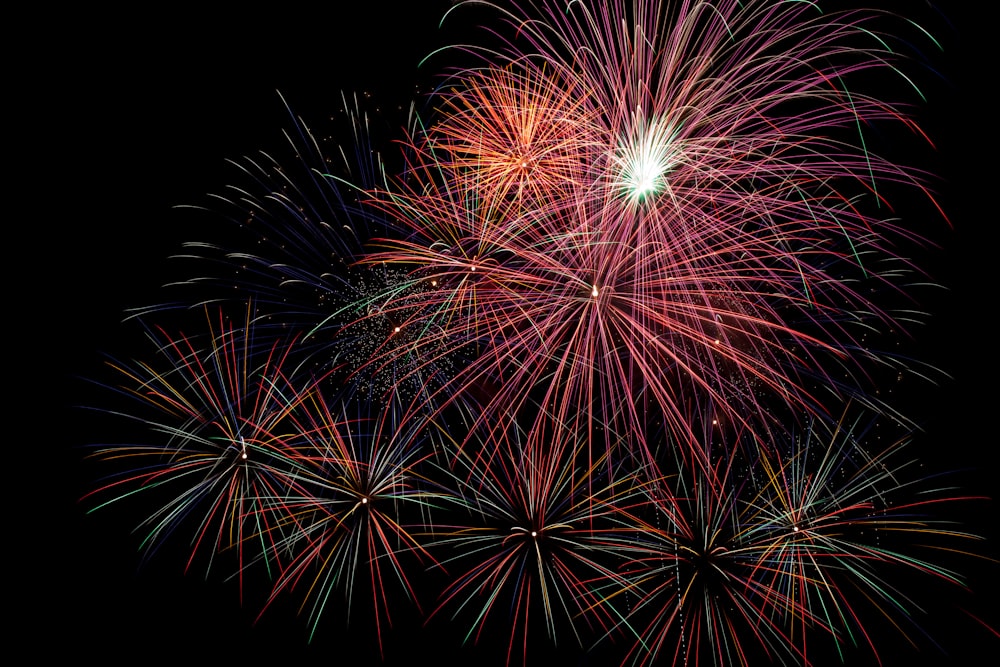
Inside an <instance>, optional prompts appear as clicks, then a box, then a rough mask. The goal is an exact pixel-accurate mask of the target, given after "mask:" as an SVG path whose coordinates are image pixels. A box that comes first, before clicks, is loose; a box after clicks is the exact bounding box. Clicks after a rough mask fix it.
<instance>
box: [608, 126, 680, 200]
mask: <svg viewBox="0 0 1000 667" xmlns="http://www.w3.org/2000/svg"><path fill="white" fill-rule="evenodd" d="M676 137H677V132H676V131H675V130H674V129H673V128H671V127H670V126H669V125H667V124H666V123H665V122H663V121H652V122H648V123H647V122H646V121H645V120H644V118H642V117H641V114H640V113H639V112H638V111H637V112H636V114H635V116H634V123H633V129H632V132H631V136H627V137H623V138H622V140H621V141H620V142H619V145H618V150H617V151H616V155H615V164H616V165H617V166H618V169H619V173H618V180H619V183H620V186H621V190H622V192H623V194H624V195H625V196H626V197H627V198H628V199H630V200H632V201H635V202H639V201H643V200H645V199H647V198H649V197H650V196H652V195H654V194H655V193H657V192H659V191H661V190H663V189H664V187H665V186H666V175H667V173H668V172H669V171H670V170H671V169H673V167H674V165H675V164H676V162H677V153H678V149H677V144H676Z"/></svg>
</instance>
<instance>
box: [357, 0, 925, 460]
mask: <svg viewBox="0 0 1000 667" xmlns="http://www.w3.org/2000/svg"><path fill="white" fill-rule="evenodd" d="M462 4H483V3H462ZM527 7H528V9H526V10H524V11H523V13H522V10H521V9H520V8H518V7H511V8H509V9H501V8H499V7H497V11H498V12H500V13H501V14H502V15H505V16H506V17H507V18H508V19H509V22H510V24H511V25H512V26H513V28H514V30H513V32H514V33H515V35H516V43H515V40H514V39H513V38H512V40H511V41H510V42H509V43H508V48H507V51H506V53H504V52H503V51H502V50H496V51H490V52H489V53H488V54H487V55H488V56H489V58H487V61H488V62H487V64H486V66H484V67H480V68H477V69H474V70H470V72H469V73H468V74H466V75H465V78H466V80H467V82H468V83H466V84H465V85H464V88H463V81H462V78H463V77H462V75H461V74H455V75H452V76H451V77H450V78H449V79H448V81H449V85H450V88H449V89H448V90H443V91H442V92H441V95H442V98H443V101H442V102H441V104H440V105H439V107H441V108H445V109H453V110H454V109H471V110H470V111H468V112H463V113H462V114H461V117H460V120H457V121H451V120H445V121H443V122H442V123H441V127H442V128H444V129H442V130H438V134H437V135H435V134H434V130H431V131H430V132H429V136H430V137H431V138H430V139H429V140H428V145H429V146H431V147H432V148H433V149H434V150H432V149H427V150H422V151H420V150H418V151H416V152H415V158H414V159H416V160H418V161H420V160H423V163H422V164H417V165H411V166H410V168H409V169H408V170H407V172H406V182H405V183H404V184H402V185H401V186H400V190H401V191H402V192H404V193H405V194H399V193H393V194H390V193H386V192H378V193H376V199H379V205H380V206H381V207H382V208H384V209H385V210H387V211H388V213H389V215H390V216H391V217H393V218H394V219H395V220H397V221H398V222H399V225H400V226H401V227H403V228H407V227H408V228H409V229H410V230H411V234H410V235H409V236H408V237H407V239H406V240H405V241H393V240H387V241H386V243H385V244H386V246H387V247H386V249H385V250H384V251H381V252H375V253H373V254H371V255H369V256H368V257H366V258H365V260H364V261H371V262H387V263H394V264H399V265H402V266H407V267H410V268H411V269H412V270H413V275H414V279H415V280H417V279H419V280H427V279H430V278H433V279H435V280H437V281H439V282H438V284H439V285H441V286H442V289H441V290H440V295H439V296H438V297H437V301H436V303H437V305H438V306H439V308H440V310H441V313H440V315H439V321H440V322H441V323H442V328H443V329H444V330H448V329H449V328H450V330H452V331H455V332H456V333H457V334H459V335H461V336H466V337H469V338H471V339H475V340H476V341H477V345H478V346H479V347H481V348H482V349H484V350H485V353H484V354H483V355H482V356H481V357H480V359H479V361H478V362H474V363H472V364H469V365H468V366H467V367H466V368H465V369H464V370H463V371H462V372H461V373H460V374H459V375H458V376H457V377H456V378H455V380H454V381H453V382H452V384H451V385H450V390H451V393H452V394H453V395H458V394H461V393H462V391H463V390H464V388H466V387H468V386H471V385H472V384H475V383H476V382H478V381H480V380H481V379H483V378H485V377H487V376H488V375H490V374H492V376H493V379H492V381H493V382H495V383H496V384H498V385H501V386H503V387H505V388H507V389H506V390H505V391H506V392H507V393H505V394H504V393H499V394H498V395H497V399H496V401H495V403H494V404H492V405H491V406H490V407H491V408H492V409H499V408H500V407H501V406H506V405H508V404H509V403H510V401H511V400H516V399H515V398H514V397H518V396H527V395H528V394H529V393H531V392H537V393H538V394H539V395H542V396H547V400H548V401H549V403H548V404H547V405H546V412H551V413H553V414H557V415H564V414H567V413H569V412H570V411H571V410H570V405H571V404H572V405H575V406H585V407H586V410H585V411H586V412H588V413H595V414H600V413H602V412H603V413H604V416H603V417H602V418H601V420H600V421H603V422H604V423H605V424H606V425H610V426H611V427H612V428H614V429H615V430H616V431H617V432H619V433H631V434H637V433H640V432H641V428H639V427H640V426H641V425H642V424H643V421H644V420H645V417H644V416H643V415H642V414H641V413H642V410H641V409H639V408H636V407H630V406H633V405H635V404H642V405H646V404H649V405H652V406H655V408H656V409H657V410H658V411H660V412H662V413H663V418H664V419H665V420H667V421H668V422H669V423H671V425H672V427H673V428H674V429H675V430H676V432H677V433H676V435H677V436H678V438H677V439H678V440H679V441H680V442H688V443H690V444H691V445H692V450H693V451H696V450H697V445H696V440H697V435H696V433H694V432H692V431H691V430H690V429H689V428H688V427H687V425H686V423H685V421H684V410H685V408H684V406H683V405H682V403H683V401H684V400H685V399H684V398H683V397H684V396H685V395H686V394H689V393H691V391H694V392H696V393H699V394H701V395H703V396H705V397H706V398H705V400H711V401H712V402H714V403H715V404H716V409H717V410H719V411H720V412H724V413H726V415H725V416H726V417H727V418H729V419H731V420H734V421H744V422H746V423H747V425H748V426H751V427H753V428H759V429H762V430H765V429H766V428H767V427H770V426H774V425H775V423H776V422H777V421H778V418H774V417H772V416H770V414H769V411H770V410H772V409H774V407H775V406H777V405H781V404H789V405H791V406H792V408H791V409H790V410H789V411H787V412H786V411H784V410H782V411H781V414H780V416H779V418H784V417H785V416H787V414H788V413H791V414H796V413H798V412H799V410H800V409H801V408H805V409H806V410H807V411H809V412H813V413H815V414H822V413H824V412H829V410H827V409H826V406H825V405H824V403H825V402H826V401H829V400H831V397H832V399H833V400H835V401H840V400H842V399H843V397H844V396H849V395H853V396H855V398H857V397H859V396H860V397H864V396H866V395H868V396H869V398H868V399H867V400H869V402H873V400H874V399H872V398H870V396H871V395H872V393H871V392H869V391H868V390H869V389H870V384H871V378H870V377H869V374H870V373H871V372H872V367H873V366H877V365H881V364H888V365H890V366H891V365H894V364H897V363H900V362H898V361H897V360H896V359H894V358H893V356H892V355H891V354H889V353H888V352H886V353H884V354H883V353H882V352H881V351H879V350H874V349H869V344H868V341H867V340H866V338H865V336H866V335H867V333H868V332H869V331H884V330H886V329H892V330H894V331H898V329H899V328H900V324H901V320H902V319H903V317H904V316H903V315H902V314H894V313H893V311H892V310H890V309H887V308H888V306H887V304H889V303H891V302H892V301H894V300H897V299H906V298H907V294H906V290H905V289H904V286H903V281H904V280H906V278H907V276H910V275H911V271H912V270H913V269H914V267H912V266H910V264H909V263H908V262H907V261H905V260H904V259H903V258H902V257H901V256H900V255H899V254H898V251H897V248H899V247H900V246H903V245H906V244H913V246H914V247H918V246H919V245H920V243H921V239H920V237H919V235H918V234H917V232H916V231H915V230H909V229H907V228H905V227H903V226H902V225H901V224H899V223H898V222H895V221H894V220H893V219H892V218H891V217H890V215H891V213H890V208H889V204H890V202H889V200H888V199H887V198H886V196H887V195H888V194H895V193H898V192H900V191H902V192H907V190H915V191H916V192H918V193H920V194H921V195H922V196H925V197H926V198H927V201H928V202H929V203H930V204H931V205H932V206H933V207H935V208H937V204H936V202H935V200H934V198H933V195H932V193H931V192H930V191H929V190H928V187H927V185H926V183H925V180H926V176H925V175H924V174H922V173H921V172H919V171H918V170H916V169H911V168H909V167H905V166H901V165H897V164H895V163H894V162H892V161H890V160H888V159H885V158H883V157H881V156H879V155H877V154H875V153H874V152H872V151H871V150H869V147H868V146H867V144H866V141H868V140H870V137H868V135H866V133H865V129H866V128H869V127H874V128H881V127H884V126H887V125H898V126H902V127H903V128H904V129H905V130H906V131H908V132H912V133H913V134H914V135H915V136H918V137H919V136H922V134H921V132H920V130H919V128H917V127H916V125H915V124H914V123H913V122H912V121H911V120H909V119H908V118H907V117H906V116H905V115H904V111H905V106H904V105H903V104H893V103H889V102H883V101H881V100H879V99H876V98H874V97H871V96H869V95H867V94H865V93H864V92H863V91H854V90H852V89H851V88H849V87H848V86H849V84H850V83H851V82H852V81H853V80H854V78H855V77H856V76H858V75H860V74H862V73H863V74H865V76H866V77H867V76H870V75H871V74H872V73H873V71H876V70H884V73H886V74H890V75H895V74H897V73H898V72H899V70H897V69H896V68H895V63H897V62H899V61H900V60H901V56H898V55H896V53H894V52H892V51H891V50H890V47H889V44H888V40H889V38H888V37H887V36H882V35H878V34H877V33H876V32H875V29H876V27H877V22H876V21H875V19H881V18H884V17H882V16H880V15H878V14H876V13H872V14H864V13H852V12H846V13H841V14H821V13H819V12H818V11H817V8H816V6H815V5H813V4H809V3H801V2H779V3H737V2H722V3H718V6H715V5H710V4H709V3H704V2H695V3H682V4H680V5H677V6H676V8H675V9H674V10H673V13H672V14H669V13H668V9H667V7H666V6H661V5H659V4H653V5H652V6H651V7H649V8H647V7H646V6H645V4H642V3H636V4H635V5H632V4H628V3H625V4H623V3H607V4H601V5H599V6H594V5H585V4H584V3H579V2H577V3H570V5H569V8H568V10H567V11H563V9H564V8H563V5H562V3H555V2H540V3H536V4H530V5H527ZM532 10H537V11H536V13H537V16H536V15H535V14H533V13H531V11H532ZM869 20H871V21H872V24H871V26H869V24H868V21H869ZM928 39H929V38H928ZM525 45H527V48H526V49H525V48H522V47H524V46H525ZM526 52H527V53H528V55H525V53H526ZM490 58H492V61H494V62H495V61H500V62H499V63H498V65H497V67H496V68H494V69H496V71H495V72H491V71H490V60H489V59H490ZM530 63H539V64H538V65H537V66H536V67H534V68H533V69H532V68H531V67H528V65H529V64H530ZM515 65H516V67H517V71H518V74H517V77H516V78H512V76H511V75H505V74H503V73H502V72H504V71H505V70H503V69H499V68H502V67H514V66H515ZM505 77H506V78H505ZM899 78H900V80H903V81H905V77H903V75H902V74H899ZM566 80H572V81H575V82H576V83H575V84H574V85H573V86H572V90H574V91H585V92H586V95H585V97H584V100H586V103H585V104H576V106H572V107H571V106H569V105H568V104H567V99H566V97H565V93H564V92H563V91H564V90H565V88H560V86H559V85H558V82H560V81H566ZM511 81H516V82H518V83H519V84H520V85H524V82H525V81H530V82H531V83H530V84H528V85H527V86H526V87H527V88H528V89H529V90H530V91H531V93H530V96H531V98H532V100H533V101H534V102H535V103H536V104H540V103H542V102H543V101H545V100H553V101H554V102H555V103H556V104H557V107H558V106H559V105H562V107H566V108H567V110H575V109H579V110H580V112H581V113H580V115H579V119H578V120H579V123H577V126H578V127H579V128H580V130H579V132H580V137H581V140H580V142H579V145H578V146H576V147H570V148H566V149H565V151H567V152H565V154H567V155H571V156H574V155H575V153H576V152H577V151H579V152H581V153H583V155H584V158H585V159H584V160H583V161H582V163H583V164H585V165H586V167H585V168H583V169H582V171H580V172H579V173H575V174H574V173H572V171H570V175H571V177H568V178H564V179H563V181H562V182H563V183H564V184H565V185H566V186H567V187H566V188H565V189H562V190H560V189H556V190H555V192H554V193H552V194H550V195H549V198H548V199H545V200H544V203H545V204H546V205H545V206H544V207H542V208H538V206H537V202H524V199H525V198H524V197H520V198H519V197H515V196H511V194H510V193H512V192H514V191H515V190H516V191H517V192H519V193H523V189H517V188H515V186H514V185H513V184H512V181H511V180H510V178H499V177H497V175H496V174H497V172H500V173H501V174H504V173H509V172H505V171H504V164H505V163H504V162H503V160H504V158H503V156H499V157H498V156H497V155H496V154H495V153H490V152H489V151H487V150H486V149H485V148H480V147H484V146H495V145H499V144H500V143H502V142H503V141H504V140H505V138H506V137H509V136H517V135H518V133H519V128H520V127H521V126H520V125H516V124H512V125H511V126H509V127H506V128H502V129H497V126H498V124H499V123H503V122H504V121H507V122H512V121H511V117H512V116H513V117H514V118H518V116H517V114H509V113H506V112H505V109H504V107H506V106H509V105H508V104H507V102H506V100H507V99H508V98H511V97H513V98H516V96H517V93H516V92H511V93H510V94H509V95H506V96H505V95H501V94H499V93H498V92H497V93H490V94H485V93H484V92H483V91H491V90H498V89H499V88H500V87H502V86H503V85H504V82H508V83H509V82H511ZM484 82H489V84H488V85H485V84H484ZM887 89H888V88H887ZM456 90H457V91H458V92H450V91H456ZM911 92H912V95H916V94H917V92H916V91H911ZM470 100H475V102H472V101H470ZM490 102H496V103H497V104H498V105H499V106H500V107H501V108H499V109H496V110H491V109H487V108H486V104H487V103H490ZM476 105H478V106H476ZM539 116H540V117H543V118H546V117H559V118H560V122H561V125H560V129H561V130H562V131H564V132H569V131H570V129H571V128H572V127H573V123H572V122H570V121H569V120H566V121H565V122H563V116H562V115H561V112H552V113H547V112H546V113H540V114H539ZM477 125H478V126H477ZM463 133H464V134H465V138H464V139H461V140H460V139H459V136H460V135H462V134H463ZM543 136H544V135H543ZM595 136H596V137H599V138H601V141H599V142H597V144H596V145H597V146H599V147H600V148H595V143H594V142H593V140H592V138H593V137H595ZM440 137H445V138H444V139H441V138H440ZM560 137H561V138H562V140H563V141H564V144H563V145H564V146H567V145H569V146H572V140H571V138H567V137H564V135H560ZM486 138H489V139H488V140H487V139H486ZM441 146H443V148H441ZM469 146H472V147H474V148H475V149H477V150H482V152H483V157H480V156H478V155H475V154H474V150H473V149H469V148H468V147H469ZM515 148H516V149H517V150H516V152H517V153H518V154H521V153H524V151H523V150H522V149H521V148H520V147H519V146H512V149H515ZM438 149H440V150H438ZM463 151H465V152H463ZM456 154H459V155H460V157H459V158H455V157H454V156H455V155H456ZM470 154H471V155H472V157H468V155H470ZM438 157H441V158H442V162H441V163H439V162H438V161H437V159H438ZM576 162H577V160H576V158H575V157H574V158H573V160H571V161H570V164H576ZM470 172H471V173H470ZM477 172H478V173H477ZM470 183H471V184H477V186H478V187H476V186H470V185H469V184H470ZM577 186H579V187H577ZM489 187H493V188H495V189H494V190H489V189H488V188H489ZM484 189H485V190H486V191H487V192H489V193H491V194H487V195H485V196H483V195H481V194H480V191H481V190H484ZM563 193H565V194H563ZM563 196H565V197H566V200H565V201H560V202H558V203H553V202H552V197H563ZM519 203H524V204H525V205H524V206H521V205H519ZM872 294H879V295H884V296H885V297H886V301H885V303H883V304H881V305H880V304H878V303H875V302H874V301H873V300H872V297H871V295H872ZM907 305H908V304H907ZM905 316H906V317H908V316H909V313H907V314H906V315H905ZM768 397H769V398H770V399H772V400H768V401H765V400H764V399H765V398H768ZM773 399H776V400H773ZM559 406H562V407H559ZM575 410H576V408H574V411H575ZM751 416H752V417H751ZM750 420H755V421H759V422H763V426H761V424H753V423H751V421H750ZM586 428H592V426H591V425H587V426H586ZM680 436H683V437H680ZM639 439H640V440H642V437H641V436H639ZM639 444H640V445H643V444H645V443H643V442H640V443H639Z"/></svg>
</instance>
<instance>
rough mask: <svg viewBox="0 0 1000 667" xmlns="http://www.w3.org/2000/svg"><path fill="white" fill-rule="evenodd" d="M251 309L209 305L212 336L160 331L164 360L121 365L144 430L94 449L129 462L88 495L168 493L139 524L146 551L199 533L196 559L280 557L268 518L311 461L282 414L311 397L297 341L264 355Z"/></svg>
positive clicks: (132, 497)
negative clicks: (296, 360) (236, 312)
mask: <svg viewBox="0 0 1000 667" xmlns="http://www.w3.org/2000/svg"><path fill="white" fill-rule="evenodd" d="M251 316H252V308H248V309H247V310H246V312H245V314H244V318H243V320H242V321H240V320H231V319H228V318H227V317H226V316H225V315H224V313H223V311H222V310H220V311H218V312H217V314H215V316H214V320H213V316H212V315H210V314H209V312H208V310H206V320H207V325H208V326H207V330H206V331H205V335H201V336H198V335H194V336H191V335H180V336H169V335H167V334H166V332H164V331H163V330H161V329H150V331H149V336H150V339H151V340H152V341H153V342H154V344H155V345H156V350H157V352H158V354H159V356H160V360H159V364H157V363H135V364H133V365H126V364H119V363H117V362H112V363H111V366H112V368H113V369H114V370H115V371H116V372H117V373H118V374H119V375H120V376H121V378H122V379H121V382H122V384H121V386H120V388H119V390H118V391H119V392H120V393H121V394H123V395H125V396H128V397H130V398H132V399H135V400H136V401H138V402H139V403H140V404H141V407H142V409H141V410H138V411H125V410H122V411H114V414H116V415H117V416H119V417H122V418H126V419H128V420H130V421H134V422H137V423H138V424H140V425H141V426H142V427H143V431H144V435H143V436H142V440H140V441H138V442H135V443H127V444H113V445H103V446H100V447H96V448H95V449H94V451H93V453H92V456H93V457H95V458H97V459H100V460H103V461H110V462H114V463H115V464H118V465H125V466H126V468H125V469H124V471H119V472H117V473H116V474H115V475H114V476H113V477H112V478H111V479H110V480H109V481H107V483H105V484H103V485H101V486H99V487H98V488H96V489H95V490H94V491H92V492H90V493H89V494H87V496H85V498H84V500H86V501H87V502H93V503H94V509H97V508H100V507H103V506H105V505H108V504H111V503H122V502H126V501H128V502H137V501H139V500H140V499H143V500H145V502H147V503H150V504H154V506H155V504H156V503H159V507H155V509H154V510H153V511H152V512H151V513H150V514H149V515H148V517H147V518H146V519H145V520H144V521H142V523H141V525H140V526H139V529H140V530H142V531H143V532H144V533H145V537H144V538H143V540H142V547H143V549H145V550H146V551H147V552H149V553H152V552H153V551H155V550H156V549H157V548H158V547H159V546H160V545H161V544H162V543H163V542H164V541H166V540H167V539H168V538H171V539H180V538H178V537H172V536H173V534H174V533H182V532H188V533H189V534H190V537H189V540H188V546H189V548H190V555H189V556H188V560H187V566H186V569H187V568H189V567H190V566H191V565H192V563H193V561H194V559H195V556H196V555H197V554H198V553H200V552H207V555H208V561H209V562H208V567H211V564H212V562H213V561H214V556H215V554H216V553H219V552H229V551H235V552H236V554H237V566H236V569H237V571H238V573H239V577H240V579H241V581H242V578H243V572H244V568H245V566H246V565H247V564H248V563H249V562H251V561H252V560H255V559H257V557H258V555H261V556H264V558H263V560H264V561H265V562H266V563H267V564H268V565H269V566H270V564H271V562H272V560H271V556H272V555H276V554H274V552H273V550H272V548H271V544H269V543H268V540H270V539H275V535H276V532H275V530H276V529H275V528H274V527H273V526H272V525H271V524H269V520H270V518H271V517H272V516H273V515H274V513H275V511H279V512H280V508H279V509H278V510H276V509H275V507H272V506H271V503H278V504H279V505H280V504H281V500H280V499H281V498H282V497H283V496H284V495H285V494H286V493H287V492H288V491H289V490H290V489H291V488H293V486H294V478H295V476H296V475H297V474H299V472H298V471H299V469H300V468H301V464H300V463H298V462H296V461H295V460H293V459H292V458H290V456H289V453H290V452H289V450H288V449H287V445H286V442H285V440H284V438H283V436H282V430H283V427H282V423H283V422H284V420H285V419H286V417H287V413H288V410H289V408H290V406H294V405H295V404H296V402H297V401H299V400H300V399H301V398H302V397H303V396H304V394H301V393H300V390H299V389H297V388H296V384H297V383H298V381H299V379H298V378H295V379H293V377H294V375H295V374H294V372H293V369H292V368H291V367H290V366H289V365H288V363H287V360H288V356H289V354H290V350H292V349H293V347H294V340H287V341H283V342H282V343H281V344H277V343H276V344H274V345H273V346H272V347H271V348H270V349H268V350H266V351H265V353H264V354H259V349H257V350H256V351H255V346H254V344H253V340H252V339H253V326H252V325H251V324H250V319H251ZM310 385H311V381H310V382H309V383H306V384H305V388H306V389H308V387H309V386H310ZM91 511H93V510H91ZM277 530H280V529H277ZM278 566H279V567H280V562H279V563H278ZM241 590H242V586H241Z"/></svg>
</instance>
